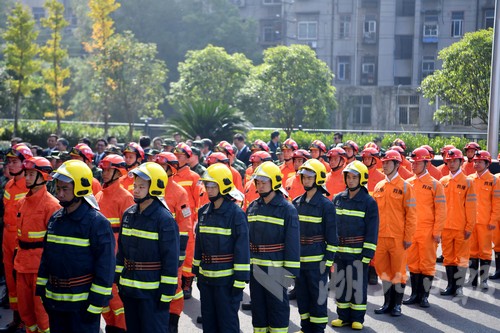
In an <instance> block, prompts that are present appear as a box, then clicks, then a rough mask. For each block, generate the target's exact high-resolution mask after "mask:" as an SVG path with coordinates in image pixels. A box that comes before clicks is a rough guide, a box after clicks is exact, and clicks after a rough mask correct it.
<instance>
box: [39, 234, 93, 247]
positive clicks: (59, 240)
mask: <svg viewBox="0 0 500 333" xmlns="http://www.w3.org/2000/svg"><path fill="white" fill-rule="evenodd" d="M47 242H49V243H56V244H64V245H74V246H82V247H87V246H90V240H88V239H85V238H76V237H66V236H57V235H54V234H48V235H47Z"/></svg>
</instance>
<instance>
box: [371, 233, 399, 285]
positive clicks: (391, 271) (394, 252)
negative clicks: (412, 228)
mask: <svg viewBox="0 0 500 333" xmlns="http://www.w3.org/2000/svg"><path fill="white" fill-rule="evenodd" d="M375 270H376V271H377V275H378V276H379V277H380V279H382V280H383V281H391V282H392V283H393V284H397V283H402V284H405V283H406V251H405V249H404V247H403V240H402V239H396V238H390V237H379V239H378V244H377V250H375Z"/></svg>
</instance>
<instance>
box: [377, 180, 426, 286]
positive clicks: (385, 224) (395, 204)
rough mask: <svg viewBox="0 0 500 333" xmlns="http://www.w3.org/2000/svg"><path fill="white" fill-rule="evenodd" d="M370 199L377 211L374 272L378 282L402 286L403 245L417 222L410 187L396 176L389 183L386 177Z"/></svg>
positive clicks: (403, 268)
mask: <svg viewBox="0 0 500 333" xmlns="http://www.w3.org/2000/svg"><path fill="white" fill-rule="evenodd" d="M373 198H374V199H375V201H376V202H377V205H378V210H379V233H378V237H379V241H378V245H377V249H376V251H375V269H376V270H377V274H378V275H379V276H380V277H381V279H382V280H385V281H392V283H405V282H406V267H405V266H406V251H405V250H404V247H403V242H411V240H412V239H413V234H414V233H415V229H416V223H417V215H416V207H415V206H416V205H415V203H416V201H415V196H414V193H413V188H412V187H411V185H410V184H409V183H407V182H406V181H405V180H403V178H401V177H400V176H399V175H396V176H394V178H393V179H391V180H388V179H387V177H386V178H385V179H384V180H382V181H380V182H379V183H378V184H377V185H376V186H375V190H374V192H373ZM381 241H382V244H383V245H382V246H380V244H381Z"/></svg>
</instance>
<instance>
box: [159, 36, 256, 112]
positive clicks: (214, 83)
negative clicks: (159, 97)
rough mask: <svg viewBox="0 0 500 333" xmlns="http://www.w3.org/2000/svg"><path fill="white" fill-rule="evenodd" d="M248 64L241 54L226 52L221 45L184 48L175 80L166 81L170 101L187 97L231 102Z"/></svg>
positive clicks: (196, 99)
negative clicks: (183, 60) (201, 48)
mask: <svg viewBox="0 0 500 333" xmlns="http://www.w3.org/2000/svg"><path fill="white" fill-rule="evenodd" d="M252 67H253V66H252V62H251V61H250V60H248V59H247V58H246V57H245V55H243V54H241V53H235V54H233V55H229V54H228V53H227V52H226V50H224V49H223V48H222V47H216V46H212V45H208V46H207V47H206V48H204V49H203V50H197V51H188V52H187V54H186V60H185V62H181V63H179V67H178V68H179V75H180V78H179V80H178V81H177V82H172V83H171V84H170V95H169V100H170V102H171V103H172V104H176V103H178V102H179V101H181V100H183V99H186V98H187V99H189V100H192V101H206V102H212V101H221V102H222V103H224V104H228V105H235V97H236V95H237V94H238V92H239V91H240V89H241V88H242V87H243V86H244V85H245V82H246V80H247V79H248V77H249V75H250V70H251V68H252Z"/></svg>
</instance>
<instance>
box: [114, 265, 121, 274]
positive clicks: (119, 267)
mask: <svg viewBox="0 0 500 333" xmlns="http://www.w3.org/2000/svg"><path fill="white" fill-rule="evenodd" d="M122 271H123V266H121V265H116V268H115V273H121V272H122Z"/></svg>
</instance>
